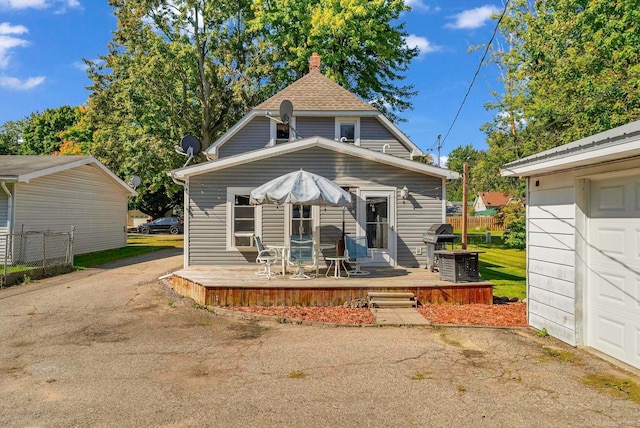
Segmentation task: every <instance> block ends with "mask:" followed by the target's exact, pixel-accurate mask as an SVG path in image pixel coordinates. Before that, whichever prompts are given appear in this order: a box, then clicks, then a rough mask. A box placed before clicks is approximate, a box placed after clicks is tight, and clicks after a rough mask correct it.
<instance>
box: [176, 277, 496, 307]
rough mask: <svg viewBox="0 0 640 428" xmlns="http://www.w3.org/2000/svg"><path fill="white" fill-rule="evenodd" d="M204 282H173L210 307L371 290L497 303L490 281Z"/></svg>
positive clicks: (324, 301) (290, 302)
mask: <svg viewBox="0 0 640 428" xmlns="http://www.w3.org/2000/svg"><path fill="white" fill-rule="evenodd" d="M316 281H317V282H316ZM201 282H203V281H198V279H194V278H187V277H185V276H180V275H178V274H174V276H173V279H172V285H173V289H174V290H175V291H176V293H178V294H181V295H183V296H186V297H189V298H191V299H193V300H194V301H195V302H196V303H198V304H200V305H208V306H253V305H256V306H340V305H343V304H344V303H345V302H347V301H350V300H355V299H366V298H367V293H368V292H369V291H387V292H389V291H393V292H411V293H414V295H415V296H416V298H417V299H418V302H419V303H420V304H421V305H426V304H434V305H466V304H472V303H482V304H492V303H493V285H492V284H491V283H489V282H477V283H444V282H443V283H436V284H428V285H419V284H417V282H419V281H416V280H412V281H406V282H407V283H405V284H402V283H401V282H398V283H396V284H390V285H378V284H375V283H374V282H373V281H360V282H356V281H352V280H342V281H335V280H331V281H324V280H320V279H317V280H310V281H287V280H284V279H281V280H274V281H269V282H267V283H266V284H264V285H256V283H255V282H254V281H251V282H248V283H243V282H242V281H240V282H237V283H235V284H234V281H233V280H228V281H225V282H226V284H225V285H211V284H208V285H203V284H202V283H201ZM264 282H265V281H263V283H264Z"/></svg>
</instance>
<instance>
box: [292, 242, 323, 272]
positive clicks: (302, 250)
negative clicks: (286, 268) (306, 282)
mask: <svg viewBox="0 0 640 428" xmlns="http://www.w3.org/2000/svg"><path fill="white" fill-rule="evenodd" d="M288 254H289V265H290V266H294V267H296V268H297V269H298V270H297V272H296V273H294V274H293V275H291V276H290V277H289V278H291V279H312V278H313V277H312V276H309V275H307V274H305V272H304V270H305V269H306V268H314V267H315V268H316V276H318V259H317V257H316V252H315V248H314V243H313V239H312V238H311V237H310V236H305V235H302V236H300V235H292V236H291V240H290V241H289V251H288Z"/></svg>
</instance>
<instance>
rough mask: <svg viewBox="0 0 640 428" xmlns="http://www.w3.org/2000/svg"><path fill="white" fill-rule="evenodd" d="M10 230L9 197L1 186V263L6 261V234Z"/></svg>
mask: <svg viewBox="0 0 640 428" xmlns="http://www.w3.org/2000/svg"><path fill="white" fill-rule="evenodd" d="M8 232H9V197H8V196H7V194H6V193H4V190H2V189H1V188H0V264H2V263H4V256H5V248H6V245H7V241H6V237H5V236H6V234H7V233H8Z"/></svg>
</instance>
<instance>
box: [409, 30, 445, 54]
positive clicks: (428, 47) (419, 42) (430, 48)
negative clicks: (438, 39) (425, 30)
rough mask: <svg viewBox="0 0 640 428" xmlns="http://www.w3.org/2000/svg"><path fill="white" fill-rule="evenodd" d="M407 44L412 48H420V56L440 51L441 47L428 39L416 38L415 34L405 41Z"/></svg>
mask: <svg viewBox="0 0 640 428" xmlns="http://www.w3.org/2000/svg"><path fill="white" fill-rule="evenodd" d="M405 43H406V44H407V46H408V47H410V48H418V49H419V50H420V54H419V55H418V56H423V55H426V54H428V53H431V52H436V51H438V50H440V47H439V46H436V45H434V44H433V43H431V42H430V41H429V40H427V38H426V37H420V36H416V35H415V34H409V35H408V36H407V38H406V39H405Z"/></svg>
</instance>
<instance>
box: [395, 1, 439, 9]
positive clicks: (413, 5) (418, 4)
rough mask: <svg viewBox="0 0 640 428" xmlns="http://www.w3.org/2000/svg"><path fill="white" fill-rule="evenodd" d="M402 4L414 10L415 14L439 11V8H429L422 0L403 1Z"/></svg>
mask: <svg viewBox="0 0 640 428" xmlns="http://www.w3.org/2000/svg"><path fill="white" fill-rule="evenodd" d="M404 4H406V5H407V6H409V7H410V8H411V10H415V11H416V12H438V11H440V7H439V6H436V7H431V6H429V5H428V4H425V3H424V0H404Z"/></svg>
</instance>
